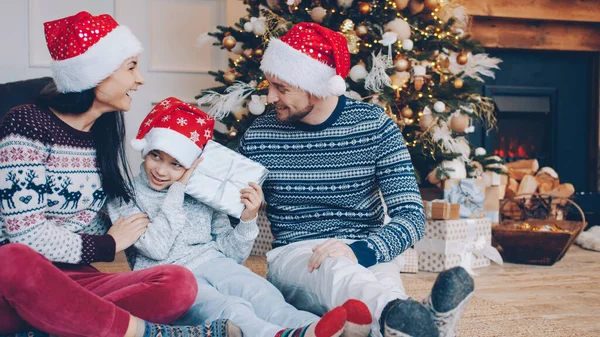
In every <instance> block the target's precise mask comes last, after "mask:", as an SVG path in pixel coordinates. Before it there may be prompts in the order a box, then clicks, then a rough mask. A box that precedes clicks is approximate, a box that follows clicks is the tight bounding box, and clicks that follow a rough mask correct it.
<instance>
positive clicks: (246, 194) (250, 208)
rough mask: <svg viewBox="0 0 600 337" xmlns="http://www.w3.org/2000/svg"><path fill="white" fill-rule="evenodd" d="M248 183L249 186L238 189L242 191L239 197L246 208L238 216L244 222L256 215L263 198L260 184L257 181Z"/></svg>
mask: <svg viewBox="0 0 600 337" xmlns="http://www.w3.org/2000/svg"><path fill="white" fill-rule="evenodd" d="M249 185H250V187H249V188H244V189H242V190H241V191H240V193H242V195H241V196H240V199H241V200H242V204H244V206H246V209H244V211H243V212H242V216H240V220H242V221H244V222H248V221H250V220H252V219H254V218H255V217H256V215H257V214H258V210H259V209H260V205H262V200H263V193H262V189H261V188H260V185H258V184H257V183H249Z"/></svg>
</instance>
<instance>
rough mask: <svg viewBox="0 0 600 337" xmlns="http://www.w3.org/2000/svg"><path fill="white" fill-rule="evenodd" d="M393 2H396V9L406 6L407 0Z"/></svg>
mask: <svg viewBox="0 0 600 337" xmlns="http://www.w3.org/2000/svg"><path fill="white" fill-rule="evenodd" d="M394 2H395V3H396V9H398V10H403V9H404V8H406V6H408V0H395V1H394Z"/></svg>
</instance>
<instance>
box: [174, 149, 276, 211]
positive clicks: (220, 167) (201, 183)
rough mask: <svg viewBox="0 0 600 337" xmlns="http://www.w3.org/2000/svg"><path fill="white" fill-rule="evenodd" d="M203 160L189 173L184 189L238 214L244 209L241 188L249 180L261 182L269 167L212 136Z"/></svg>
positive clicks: (191, 194) (212, 205)
mask: <svg viewBox="0 0 600 337" xmlns="http://www.w3.org/2000/svg"><path fill="white" fill-rule="evenodd" d="M202 158H203V160H202V161H201V162H200V164H198V166H197V167H196V170H194V173H193V174H192V176H191V177H190V180H189V181H188V184H187V186H186V188H185V193H187V194H188V195H190V196H192V197H194V198H196V199H198V200H200V201H202V202H203V203H204V204H206V205H208V206H210V207H212V208H214V209H216V210H218V211H221V212H223V213H226V214H229V215H231V216H232V217H235V218H239V217H240V216H241V214H242V212H243V211H244V207H245V206H244V204H242V202H241V200H240V195H241V194H240V190H241V189H243V188H246V187H248V186H249V185H248V183H249V182H255V183H257V184H259V185H262V183H263V182H264V181H265V179H266V178H267V175H268V174H269V171H268V170H267V169H266V168H265V167H264V166H262V165H261V164H259V163H257V162H255V161H253V160H250V159H248V158H246V157H244V156H242V155H241V154H239V153H237V152H235V151H233V150H231V149H229V148H227V147H225V146H223V145H221V144H219V143H217V142H214V141H212V140H210V141H208V144H206V146H205V147H204V151H203V152H202Z"/></svg>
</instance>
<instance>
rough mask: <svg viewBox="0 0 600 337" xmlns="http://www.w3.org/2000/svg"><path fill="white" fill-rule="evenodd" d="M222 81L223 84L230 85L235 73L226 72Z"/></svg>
mask: <svg viewBox="0 0 600 337" xmlns="http://www.w3.org/2000/svg"><path fill="white" fill-rule="evenodd" d="M223 79H224V80H225V82H227V83H229V84H231V83H233V82H234V81H235V73H232V72H228V73H225V74H223Z"/></svg>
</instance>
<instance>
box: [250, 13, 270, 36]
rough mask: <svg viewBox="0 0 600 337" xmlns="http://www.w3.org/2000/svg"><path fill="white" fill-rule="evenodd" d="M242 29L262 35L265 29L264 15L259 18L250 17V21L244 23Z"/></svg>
mask: <svg viewBox="0 0 600 337" xmlns="http://www.w3.org/2000/svg"><path fill="white" fill-rule="evenodd" d="M244 30H245V31H246V32H248V33H251V32H252V33H254V34H255V35H263V34H264V33H265V32H266V31H267V18H265V17H264V16H262V17H260V18H257V17H254V16H253V17H251V18H250V21H248V22H246V23H244Z"/></svg>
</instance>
